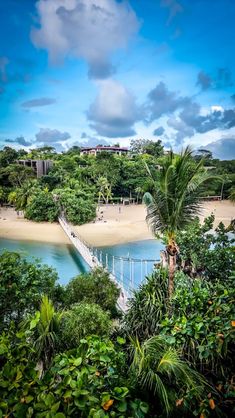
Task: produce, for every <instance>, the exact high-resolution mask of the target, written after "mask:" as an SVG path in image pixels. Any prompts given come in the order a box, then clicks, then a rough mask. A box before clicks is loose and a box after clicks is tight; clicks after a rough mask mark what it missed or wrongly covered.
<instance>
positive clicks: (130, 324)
mask: <svg viewBox="0 0 235 418" xmlns="http://www.w3.org/2000/svg"><path fill="white" fill-rule="evenodd" d="M137 145H140V143H137V144H132V147H133V155H132V156H129V157H124V156H121V157H117V156H110V155H107V154H106V153H104V154H100V155H99V156H97V157H96V158H94V157H90V156H84V157H83V156H80V154H79V150H78V149H72V150H70V151H68V152H67V153H64V154H56V153H55V152H54V151H53V150H52V149H51V148H49V149H48V148H43V149H40V150H36V151H35V150H34V151H32V152H31V154H29V155H25V154H24V152H22V151H19V152H16V151H14V150H12V149H10V148H7V149H6V148H5V149H4V150H3V151H1V154H0V164H1V171H0V178H1V191H2V192H1V193H2V194H1V196H2V198H1V199H2V202H11V203H12V204H14V205H15V206H16V208H17V209H18V210H24V211H25V215H26V216H27V217H28V218H29V219H34V220H37V221H40V220H49V221H53V220H55V219H56V217H57V215H58V212H59V210H60V208H61V207H62V208H63V210H64V211H65V213H66V215H67V217H68V218H69V220H70V221H71V222H75V223H83V222H86V221H88V220H90V219H92V218H93V217H94V213H95V207H96V204H97V200H98V199H99V198H101V199H103V200H104V201H105V200H106V201H107V200H108V201H111V200H113V199H115V198H118V197H120V196H122V197H125V196H130V194H131V196H133V197H136V199H139V201H142V197H143V198H144V202H145V204H146V206H147V210H148V216H147V221H148V222H149V224H150V226H151V228H152V230H153V233H154V234H155V235H157V234H158V236H159V237H160V239H161V240H162V241H163V243H165V245H166V247H165V253H164V255H165V260H163V261H165V262H163V263H162V265H161V266H156V268H155V269H154V270H153V272H152V274H151V275H150V276H149V277H147V278H146V281H145V283H143V284H142V285H141V286H140V288H139V289H138V290H136V291H135V292H134V293H133V295H132V297H131V298H130V299H129V302H128V310H127V312H125V313H123V312H120V311H119V309H118V308H117V300H118V297H119V293H120V290H119V288H118V287H117V286H116V284H115V283H114V282H112V281H111V280H110V277H109V274H108V273H107V272H106V271H105V270H102V269H95V270H93V271H91V272H89V273H86V274H82V275H79V276H77V277H75V278H73V279H72V280H71V281H70V282H69V284H68V285H67V286H61V285H59V283H58V275H57V273H56V271H55V270H53V269H51V268H49V267H48V266H46V265H43V264H42V263H41V262H40V260H33V261H32V260H31V261H29V260H26V259H25V258H24V257H23V255H21V254H19V253H14V252H3V253H2V254H1V255H0V332H1V335H0V417H5V418H6V417H9V418H10V417H16V418H18V417H19V418H21V417H22V418H24V417H26V418H30V417H36V418H40V417H45V418H64V417H70V416H71V417H84V418H87V417H88V418H89V417H90V418H103V417H118V418H144V417H149V418H166V417H173V416H174V417H176V418H177V417H179V418H180V417H183V418H191V417H193V416H195V417H199V418H207V417H212V418H213V417H215V418H216V417H221V418H223V417H224V418H230V417H232V416H233V415H234V413H235V367H234V357H235V339H234V336H235V285H234V278H235V251H234V249H235V246H234V245H235V237H234V231H231V232H228V229H226V228H225V227H224V225H223V224H222V223H221V224H219V226H218V227H217V228H216V229H215V230H214V231H213V230H212V228H213V222H214V217H213V216H210V217H208V218H207V219H205V220H204V223H203V224H200V223H199V219H198V218H197V217H196V213H197V208H198V203H199V199H200V197H201V195H202V194H204V195H207V194H209V190H210V191H213V193H214V194H220V193H221V188H222V187H223V191H222V192H223V194H224V196H225V197H228V196H233V187H234V183H232V182H233V180H232V176H233V174H232V171H233V170H234V168H233V166H234V161H228V162H220V161H217V160H212V158H211V156H210V155H208V153H206V152H205V151H203V152H201V154H205V158H204V160H203V161H201V160H200V158H201V156H200V157H199V156H197V155H196V156H195V155H194V156H193V155H192V153H191V151H190V150H189V149H186V150H185V152H183V153H182V154H181V155H174V154H173V153H171V154H169V155H168V156H165V155H163V149H162V147H161V144H160V143H158V147H157V148H156V145H154V147H151V144H149V143H147V144H146V143H144V144H143V143H142V144H141V149H138V146H137ZM134 146H135V147H136V148H135V149H134ZM143 146H147V149H146V148H145V149H144V153H142V152H143ZM149 147H150V148H149ZM19 153H20V154H21V155H20V154H19ZM29 156H31V157H32V158H38V157H41V158H51V159H53V161H54V166H53V168H52V169H51V171H50V172H49V173H48V175H47V176H44V177H41V178H40V179H35V178H34V175H33V173H32V171H31V170H29V169H25V168H24V167H23V168H22V167H21V166H19V165H17V164H16V160H17V158H19V157H22V158H26V157H27V158H29ZM146 163H147V166H146ZM158 165H161V167H162V168H161V170H159V169H158ZM205 166H210V167H211V166H212V167H214V168H213V169H210V170H207V169H205ZM218 175H219V177H218ZM226 176H227V177H226Z"/></svg>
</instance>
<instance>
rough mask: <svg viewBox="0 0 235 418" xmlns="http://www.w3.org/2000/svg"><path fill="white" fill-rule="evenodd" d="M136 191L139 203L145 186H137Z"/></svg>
mask: <svg viewBox="0 0 235 418" xmlns="http://www.w3.org/2000/svg"><path fill="white" fill-rule="evenodd" d="M135 192H136V193H137V198H136V199H137V204H138V203H139V197H140V196H141V195H143V188H142V187H141V186H137V187H136V188H135Z"/></svg>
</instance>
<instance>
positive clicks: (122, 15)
mask: <svg viewBox="0 0 235 418" xmlns="http://www.w3.org/2000/svg"><path fill="white" fill-rule="evenodd" d="M37 12H38V17H39V24H40V27H39V28H38V27H35V28H33V29H32V32H31V39H32V41H33V43H34V45H35V46H36V47H39V48H45V49H47V50H48V53H49V57H50V60H51V61H52V62H56V61H58V60H61V59H64V58H65V57H66V56H73V57H77V58H83V59H85V60H86V61H87V63H88V66H89V75H90V77H94V78H106V77H108V76H110V74H112V73H113V71H114V68H113V66H112V64H111V63H110V55H111V54H112V53H113V52H114V51H115V50H117V49H120V48H125V47H126V46H127V44H128V41H129V40H130V38H131V37H132V36H133V35H135V34H136V33H137V31H138V29H139V22H138V20H137V17H136V14H135V12H134V11H133V9H132V8H131V7H130V5H129V4H128V2H127V1H124V2H123V1H121V2H120V1H115V0H53V1H45V0H39V1H38V3H37Z"/></svg>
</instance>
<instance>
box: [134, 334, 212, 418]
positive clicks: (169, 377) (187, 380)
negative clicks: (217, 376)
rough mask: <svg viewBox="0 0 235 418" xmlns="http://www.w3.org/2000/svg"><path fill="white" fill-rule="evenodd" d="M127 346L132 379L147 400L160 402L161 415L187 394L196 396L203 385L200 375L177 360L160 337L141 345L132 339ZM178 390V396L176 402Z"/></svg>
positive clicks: (152, 338)
mask: <svg viewBox="0 0 235 418" xmlns="http://www.w3.org/2000/svg"><path fill="white" fill-rule="evenodd" d="M131 345H132V358H133V360H132V365H131V371H132V374H133V377H134V380H135V381H136V382H137V384H139V385H140V387H141V389H142V390H145V391H146V392H147V393H148V394H149V396H150V397H151V399H152V398H153V397H155V398H156V404H158V402H157V401H158V400H159V401H160V403H161V406H162V408H163V409H164V416H167V415H169V413H170V412H171V410H172V409H173V407H174V406H175V404H177V402H180V403H183V402H184V398H185V397H186V396H187V395H190V393H191V394H193V396H195V397H196V398H200V396H201V395H202V393H203V389H204V385H205V381H204V379H203V377H202V376H201V375H200V374H199V373H197V372H196V371H194V370H193V369H191V368H190V367H189V365H188V364H187V363H186V362H185V361H183V360H181V359H180V357H179V355H178V353H177V352H176V351H175V350H174V349H173V348H171V347H170V346H169V344H168V343H167V342H166V339H165V338H164V337H162V336H154V337H151V338H150V339H148V340H146V341H144V342H143V343H142V344H141V343H140V342H139V341H138V339H132V340H131ZM179 393H180V398H181V399H180V400H178V401H177V398H178V395H179Z"/></svg>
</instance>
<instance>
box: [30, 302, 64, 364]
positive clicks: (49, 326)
mask: <svg viewBox="0 0 235 418" xmlns="http://www.w3.org/2000/svg"><path fill="white" fill-rule="evenodd" d="M62 315H63V313H57V312H56V311H55V308H54V306H53V303H52V301H51V300H50V299H49V298H48V296H46V295H44V296H43V297H42V301H41V305H40V310H39V311H37V312H36V313H35V315H34V316H33V317H32V318H30V319H28V320H27V321H26V324H25V327H26V329H27V328H28V327H29V338H30V340H32V344H33V348H34V351H35V355H36V359H37V361H40V362H41V364H42V369H43V370H46V369H47V368H48V367H49V365H50V363H51V359H52V357H53V355H54V353H55V351H56V346H57V345H58V343H59V331H60V322H61V319H62Z"/></svg>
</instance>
